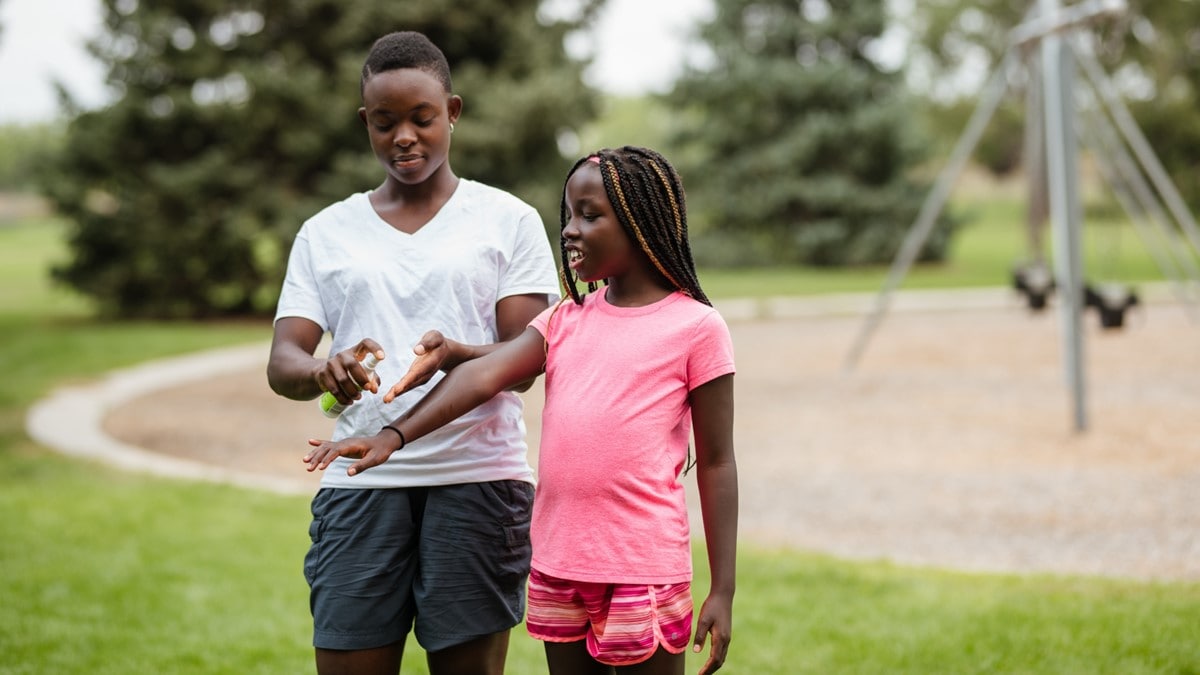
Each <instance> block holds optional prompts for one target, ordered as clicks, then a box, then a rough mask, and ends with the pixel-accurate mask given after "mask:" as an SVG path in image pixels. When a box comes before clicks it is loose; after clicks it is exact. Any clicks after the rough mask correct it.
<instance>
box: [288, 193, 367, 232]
mask: <svg viewBox="0 0 1200 675" xmlns="http://www.w3.org/2000/svg"><path fill="white" fill-rule="evenodd" d="M369 195H370V193H369V192H356V193H354V194H352V195H350V196H349V197H346V198H345V199H343V200H341V201H337V202H334V203H332V204H330V205H328V206H326V207H325V208H323V209H321V210H320V211H317V212H316V213H315V214H313V215H312V216H310V217H309V219H308V220H306V221H304V226H303V229H305V230H310V231H311V230H313V229H317V228H324V227H329V226H331V225H335V224H337V223H342V222H347V221H349V222H353V221H357V220H360V219H361V216H362V214H363V213H364V212H365V210H366V209H369V208H371V201H370V198H369Z"/></svg>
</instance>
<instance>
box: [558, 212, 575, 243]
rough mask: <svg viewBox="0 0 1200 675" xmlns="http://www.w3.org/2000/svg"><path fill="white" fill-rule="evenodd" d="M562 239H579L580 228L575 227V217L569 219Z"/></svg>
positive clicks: (563, 230)
mask: <svg viewBox="0 0 1200 675" xmlns="http://www.w3.org/2000/svg"><path fill="white" fill-rule="evenodd" d="M562 238H563V239H567V240H570V239H578V238H579V228H578V227H576V226H575V217H574V216H568V217H567V224H566V225H565V226H563V229H562Z"/></svg>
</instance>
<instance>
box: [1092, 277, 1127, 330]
mask: <svg viewBox="0 0 1200 675" xmlns="http://www.w3.org/2000/svg"><path fill="white" fill-rule="evenodd" d="M1138 302H1139V301H1138V296H1137V291H1135V290H1134V289H1133V288H1132V287H1130V286H1126V285H1124V284H1101V285H1099V286H1092V285H1091V284H1084V287H1083V304H1084V305H1085V306H1086V307H1091V308H1093V309H1095V310H1096V313H1097V314H1098V315H1099V316H1100V327H1101V328H1103V329H1105V330H1111V329H1116V328H1121V327H1123V326H1124V325H1125V312H1126V311H1127V310H1128V309H1129V308H1130V307H1133V306H1135V305H1137V304H1138Z"/></svg>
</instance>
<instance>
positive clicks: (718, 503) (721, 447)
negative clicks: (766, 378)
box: [691, 375, 738, 675]
mask: <svg viewBox="0 0 1200 675" xmlns="http://www.w3.org/2000/svg"><path fill="white" fill-rule="evenodd" d="M691 404H692V420H693V422H694V424H695V439H696V485H697V488H698V489H699V492H700V511H701V514H702V517H703V521H704V535H705V540H706V544H707V547H708V565H709V569H710V571H711V575H712V586H711V587H710V589H709V593H708V597H707V598H706V599H705V600H704V604H703V605H701V607H700V616H699V618H698V619H697V622H696V637H695V639H694V641H693V644H692V650H693V651H695V652H700V651H701V650H702V649H703V648H704V643H705V641H706V639H708V638H709V637H711V638H712V649H711V651H710V652H709V657H708V660H707V661H706V662H705V663H704V666H703V667H701V669H700V673H701V675H707V674H708V673H714V672H716V671H717V670H719V669H720V668H721V666H722V665H723V664H724V663H725V657H726V654H727V653H728V650H729V641H730V638H731V634H732V629H733V593H734V587H735V585H736V584H735V576H736V575H735V567H736V564H737V517H738V485H737V463H736V462H735V460H734V454H733V375H724V376H721V377H718V378H716V379H715V380H712V381H711V382H707V383H705V384H703V385H701V386H699V387H696V388H695V389H693V390H692V393H691Z"/></svg>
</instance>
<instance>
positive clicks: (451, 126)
mask: <svg viewBox="0 0 1200 675" xmlns="http://www.w3.org/2000/svg"><path fill="white" fill-rule="evenodd" d="M450 133H454V122H451V123H450Z"/></svg>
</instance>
